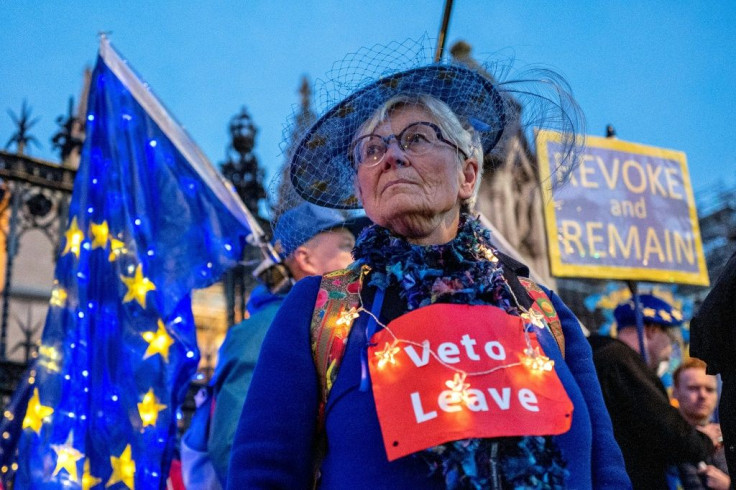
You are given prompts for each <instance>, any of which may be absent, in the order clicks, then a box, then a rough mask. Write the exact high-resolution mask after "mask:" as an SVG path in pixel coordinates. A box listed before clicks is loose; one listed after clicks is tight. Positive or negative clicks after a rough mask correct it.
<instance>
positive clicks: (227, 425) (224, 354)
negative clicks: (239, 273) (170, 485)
mask: <svg viewBox="0 0 736 490" xmlns="http://www.w3.org/2000/svg"><path fill="white" fill-rule="evenodd" d="M283 300H284V296H283V295H275V294H272V293H271V292H269V291H268V290H267V289H266V287H265V286H263V285H259V286H258V287H257V288H256V289H254V290H253V292H252V293H251V296H250V299H249V301H248V313H249V314H250V317H249V318H247V319H245V320H243V321H242V322H240V323H238V324H236V325H233V327H232V328H231V329H230V330H228V332H227V335H226V336H225V340H224V341H223V343H222V345H221V346H220V350H219V352H218V354H217V366H216V367H215V373H214V375H213V377H212V380H211V382H210V384H211V385H212V387H213V392H214V397H215V410H214V412H213V414H212V418H211V420H210V429H209V430H210V432H209V438H208V440H207V454H208V456H209V459H210V461H211V462H212V466H213V467H214V468H215V472H216V473H217V477H218V478H219V480H220V483H222V485H223V487H224V486H225V482H226V478H227V467H228V462H229V461H230V448H231V447H232V444H233V438H234V436H235V429H236V427H237V425H238V420H239V419H240V411H241V410H242V408H243V403H244V402H245V395H246V394H247V393H248V386H249V385H250V381H251V377H252V376H253V370H254V368H255V366H256V360H257V359H258V353H259V352H260V350H261V343H262V342H263V338H264V337H265V336H266V332H267V331H268V327H269V326H270V325H271V321H272V320H273V318H274V316H276V312H277V311H278V309H279V307H280V306H281V303H282V301H283Z"/></svg>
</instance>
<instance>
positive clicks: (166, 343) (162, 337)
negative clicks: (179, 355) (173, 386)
mask: <svg viewBox="0 0 736 490" xmlns="http://www.w3.org/2000/svg"><path fill="white" fill-rule="evenodd" d="M143 338H144V339H146V342H148V348H146V352H145V354H143V359H148V358H149V357H151V356H154V355H156V354H160V355H161V357H163V358H164V361H165V362H169V347H171V345H172V344H173V343H174V339H172V338H171V336H170V335H169V333H168V332H167V331H166V326H164V322H162V321H161V320H159V321H158V330H156V331H155V332H144V333H143Z"/></svg>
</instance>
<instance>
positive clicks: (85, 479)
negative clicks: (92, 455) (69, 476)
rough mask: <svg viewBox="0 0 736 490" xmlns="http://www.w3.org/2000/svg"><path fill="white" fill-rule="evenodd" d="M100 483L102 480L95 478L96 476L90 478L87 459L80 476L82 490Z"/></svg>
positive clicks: (87, 489)
mask: <svg viewBox="0 0 736 490" xmlns="http://www.w3.org/2000/svg"><path fill="white" fill-rule="evenodd" d="M101 481H102V478H97V477H96V476H92V473H91V472H90V468H89V459H87V460H85V462H84V474H83V475H82V490H89V489H90V488H92V487H94V486H95V485H97V484H99V483H100V482H101Z"/></svg>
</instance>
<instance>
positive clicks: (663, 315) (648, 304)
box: [613, 294, 683, 330]
mask: <svg viewBox="0 0 736 490" xmlns="http://www.w3.org/2000/svg"><path fill="white" fill-rule="evenodd" d="M638 298H639V307H640V308H641V313H642V318H643V320H644V323H653V324H655V325H660V326H662V327H667V328H669V327H679V326H680V325H681V324H682V321H683V319H682V313H681V312H680V310H678V309H677V308H674V307H673V306H672V305H670V304H669V303H667V302H666V301H664V300H662V299H660V298H658V297H656V296H654V295H651V294H640V295H638ZM613 316H614V317H615V318H616V324H617V325H618V328H619V330H620V329H621V328H624V327H630V326H636V314H635V312H634V299H633V298H631V299H629V300H628V301H626V302H624V303H621V304H619V305H618V306H617V307H616V309H615V310H613Z"/></svg>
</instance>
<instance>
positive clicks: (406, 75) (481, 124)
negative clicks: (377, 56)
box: [290, 63, 508, 209]
mask: <svg viewBox="0 0 736 490" xmlns="http://www.w3.org/2000/svg"><path fill="white" fill-rule="evenodd" d="M419 94H426V95H429V96H432V97H434V98H436V99H439V100H441V101H442V102H444V103H446V104H447V105H448V106H449V107H450V109H452V111H453V112H454V113H455V114H456V115H457V116H458V117H459V119H460V121H461V122H462V123H465V124H467V125H473V127H474V128H475V129H476V130H477V131H478V132H479V134H480V140H481V143H482V145H483V150H484V152H486V153H489V152H490V151H491V150H492V149H493V147H494V146H495V145H496V143H498V140H499V139H500V138H501V134H502V132H503V130H504V128H505V126H506V118H507V114H506V112H507V110H508V108H507V106H508V104H507V102H506V101H505V100H504V98H503V97H501V95H500V93H499V91H498V90H496V86H495V85H494V83H493V81H492V80H491V79H490V78H489V77H488V76H487V75H484V74H483V73H481V72H479V71H478V70H473V69H470V68H468V67H466V66H462V65H458V64H451V63H434V64H430V65H427V66H422V67H418V68H414V69H410V70H407V71H403V72H398V73H393V74H391V75H387V76H383V77H381V78H379V79H378V80H375V81H372V82H371V83H369V84H367V85H366V86H364V87H362V88H360V89H358V90H357V91H355V92H354V93H352V94H351V95H350V96H349V97H347V98H345V99H344V100H342V101H341V102H339V103H338V104H337V105H335V106H334V107H332V108H331V109H330V110H328V111H327V112H326V113H325V114H324V115H323V116H322V117H320V118H319V119H318V120H317V121H316V122H315V123H314V124H313V125H312V126H311V127H310V128H309V129H308V130H307V131H306V133H305V134H304V135H303V136H302V137H301V139H300V140H299V141H298V142H297V144H296V147H295V151H294V153H293V156H292V159H291V169H290V172H291V183H292V185H293V186H294V189H295V190H296V191H297V192H298V193H299V194H300V195H301V197H302V198H304V199H306V200H308V201H310V202H313V203H315V204H319V205H320V206H328V207H331V208H336V209H359V208H360V203H359V202H358V199H357V197H356V196H355V192H354V191H355V187H354V185H353V178H354V176H355V171H354V169H353V164H352V162H351V161H350V157H349V147H350V144H351V142H352V141H353V138H354V137H355V132H356V131H357V130H358V128H359V127H360V126H361V125H362V124H363V123H364V122H365V121H366V120H367V119H369V118H370V117H371V115H372V114H373V112H374V111H376V110H377V109H378V108H379V107H381V105H383V103H384V102H386V101H388V100H389V99H391V98H393V97H395V96H397V95H419Z"/></svg>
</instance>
